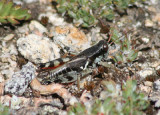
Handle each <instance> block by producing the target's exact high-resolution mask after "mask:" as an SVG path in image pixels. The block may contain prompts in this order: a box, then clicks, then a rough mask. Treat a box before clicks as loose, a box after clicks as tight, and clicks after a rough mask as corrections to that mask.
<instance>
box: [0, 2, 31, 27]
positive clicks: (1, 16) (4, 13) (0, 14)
mask: <svg viewBox="0 0 160 115" xmlns="http://www.w3.org/2000/svg"><path fill="white" fill-rule="evenodd" d="M30 17H31V15H30V14H29V13H28V11H27V10H24V9H21V7H20V6H13V3H12V2H5V0H3V1H0V22H1V23H11V24H18V23H19V22H18V20H28V19H29V18H30Z"/></svg>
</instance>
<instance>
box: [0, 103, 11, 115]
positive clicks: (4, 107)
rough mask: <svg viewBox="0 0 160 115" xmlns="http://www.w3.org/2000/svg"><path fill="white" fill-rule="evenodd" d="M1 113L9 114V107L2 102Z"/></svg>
mask: <svg viewBox="0 0 160 115" xmlns="http://www.w3.org/2000/svg"><path fill="white" fill-rule="evenodd" d="M0 115H9V108H8V107H6V106H3V105H2V104H1V103H0Z"/></svg>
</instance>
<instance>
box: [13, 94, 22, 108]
mask: <svg viewBox="0 0 160 115" xmlns="http://www.w3.org/2000/svg"><path fill="white" fill-rule="evenodd" d="M21 102H22V101H21V100H20V99H19V98H18V97H17V96H15V95H13V96H12V98H11V108H12V109H16V110H17V109H19V108H20V104H21Z"/></svg>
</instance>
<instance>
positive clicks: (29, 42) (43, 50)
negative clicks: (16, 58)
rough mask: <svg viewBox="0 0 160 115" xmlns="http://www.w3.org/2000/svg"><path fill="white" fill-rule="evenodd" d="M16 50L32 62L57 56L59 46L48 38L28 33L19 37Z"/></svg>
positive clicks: (58, 55)
mask: <svg viewBox="0 0 160 115" xmlns="http://www.w3.org/2000/svg"><path fill="white" fill-rule="evenodd" d="M17 46H18V50H19V51H20V53H21V54H22V55H23V56H24V57H25V58H26V59H28V60H30V61H31V62H34V63H44V62H48V61H50V60H54V59H55V58H59V57H60V54H59V51H60V50H59V48H58V46H57V45H56V44H54V43H53V42H52V41H50V40H49V38H46V37H41V36H38V35H35V34H30V35H28V36H26V37H24V38H23V37H22V38H19V39H18V41H17Z"/></svg>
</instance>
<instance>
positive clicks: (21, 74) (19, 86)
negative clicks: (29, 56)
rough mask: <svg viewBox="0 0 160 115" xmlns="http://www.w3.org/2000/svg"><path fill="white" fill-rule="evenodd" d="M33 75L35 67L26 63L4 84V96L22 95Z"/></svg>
mask: <svg viewBox="0 0 160 115" xmlns="http://www.w3.org/2000/svg"><path fill="white" fill-rule="evenodd" d="M35 73H36V69H35V66H34V65H33V64H32V63H31V62H28V63H27V64H26V65H24V66H23V67H22V69H21V70H20V71H18V72H15V73H14V74H13V76H12V78H11V79H9V81H7V82H6V83H5V89H4V92H5V93H6V94H15V95H22V94H23V93H24V92H25V90H26V88H27V87H28V85H29V83H30V82H31V81H32V79H33V78H35Z"/></svg>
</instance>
